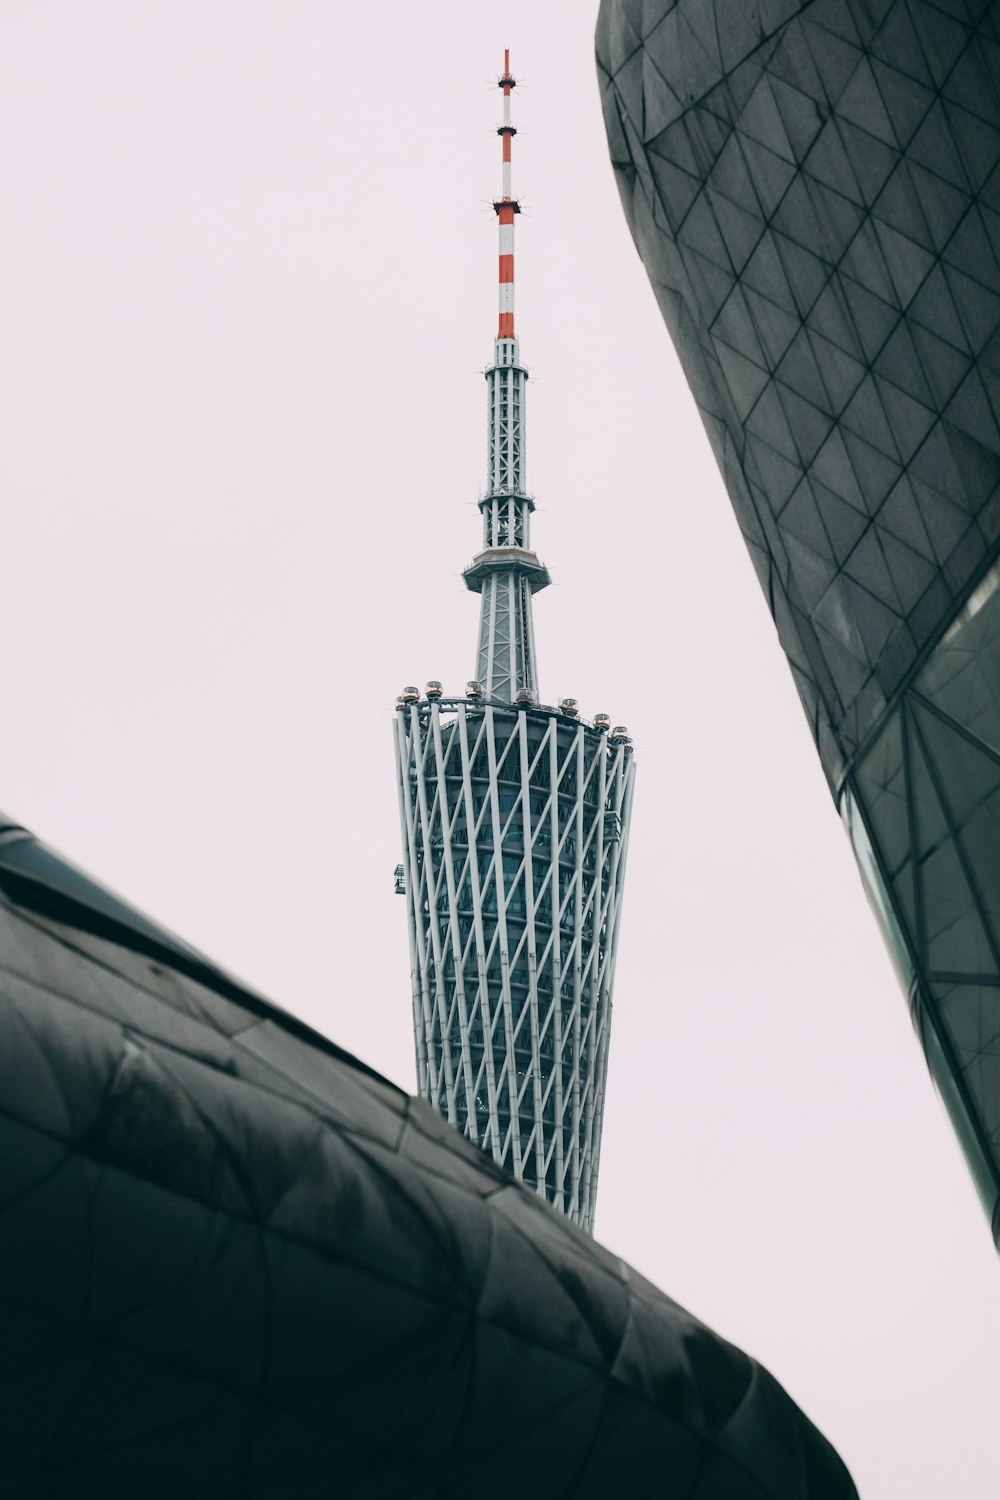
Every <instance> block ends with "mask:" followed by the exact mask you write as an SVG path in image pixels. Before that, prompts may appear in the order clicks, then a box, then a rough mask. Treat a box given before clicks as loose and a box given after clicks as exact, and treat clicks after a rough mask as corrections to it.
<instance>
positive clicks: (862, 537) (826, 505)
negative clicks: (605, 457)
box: [598, 0, 1000, 1237]
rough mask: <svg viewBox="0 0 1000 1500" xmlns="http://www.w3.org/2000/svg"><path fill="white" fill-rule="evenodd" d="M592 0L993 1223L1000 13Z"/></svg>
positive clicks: (838, 778) (998, 974) (826, 750)
mask: <svg viewBox="0 0 1000 1500" xmlns="http://www.w3.org/2000/svg"><path fill="white" fill-rule="evenodd" d="M997 10H998V8H997V7H996V6H994V5H991V4H990V3H988V0H811V3H808V4H796V3H792V0H741V3H735V0H657V3H650V0H645V3H640V0H604V3H603V5H602V8H601V13H600V20H599V23H598V63H599V73H600V77H601V84H602V91H603V99H604V108H605V119H606V123H607V128H608V136H609V142H610V146H611V154H612V158H613V161H614V166H615V170H616V174H617V178H618V183H619V188H620V191H621V195H622V201H623V204H624V206H625V210H626V214H627V216H628V218H629V222H630V225H631V228H632V231H633V235H634V237H635V240H636V244H637V247H638V249H639V252H640V255H641V256H642V259H643V261H644V263H645V266H646V269H647V272H648V274H649V276H650V279H651V281H652V284H653V287H654V290H655V292H656V296H657V299H658V301H659V304H660V307H661V310H662V312H663V316H664V318H665V321H666V322H667V325H668V327H669V329H670V332H671V334H672V336H673V338H674V342H675V344H676V346H677V349H678V352H679V354H680V357H681V360H682V362H683V364H684V367H685V371H686V373H687V376H688V379H689V381H690V384H691V387H692V390H693V393H694V395H695V397H696V399H697V401H698V404H699V407H700V409H701V413H702V416H703V419H704V422H705V426H706V429H707V431H708V435H709V438H710V440H711V442H712V444H713V447H714V449H715V452H716V455H717V458H718V460H719V463H720V467H721V469H722V472H723V475H724V477H725V480H726V484H727V487H728V489H729V492H730V496H731V498H732V502H733V506H734V509H735V511H736V514H737V517H738V519H739V522H740V525H741V528H742V530H743V534H744V537H745V539H746V543H747V546H748V548H749V551H750V553H751V556H752V558H753V561H754V565H755V567H756V569H757V572H758V575H759V577H760V579H761V583H762V585H763V587H764V590H765V593H766V595H767V599H768V603H769V606H770V608H771V610H772V613H773V615H774V618H775V622H776V624H777V627H778V633H779V637H780V640H781V643H782V646H783V648H784V650H785V652H786V655H787V657H788V660H789V664H790V666H791V669H792V672H793V674H794V677H795V680H796V684H797V686H798V689H799V693H800V695H801V698H802V701H803V704H804V707H805V709H806V712H807V714H808V716H809V719H810V722H811V724H812V727H813V732H814V735H815V738H816V741H817V746H818V749H819V753H820V756H821V759H822V762H823V766H824V769H825V771H826V774H827V777H828V780H829V783H830V786H831V789H832V791H833V793H834V796H835V798H836V799H837V801H838V805H839V806H840V809H841V812H842V814H843V815H844V818H845V822H846V823H847V824H848V827H849V830H850V832H851V836H852V839H853V841H854V845H855V849H856V851H857V854H858V858H859V863H860V865H861V868H862V873H863V875H864V877H865V882H866V886H867V888H868V891H869V895H870V897H871V899H872V902H873V905H874V906H875V908H876V911H877V912H878V913H879V915H880V919H881V921H882V924H883V928H884V930H885V932H886V936H887V939H888V940H889V942H890V946H891V948H892V950H893V953H894V956H895V958H896V961H897V966H898V968H899V971H900V974H901V977H902V978H903V981H904V983H905V985H906V988H907V990H908V993H909V995H910V1003H911V1008H912V1012H913V1016H914V1021H915V1024H916V1027H917V1031H918V1034H919V1036H920V1038H921V1041H922V1044H923V1046H924V1049H925V1053H926V1056H927V1059H928V1062H929V1065H930V1068H931V1071H932V1074H933V1076H934V1078H935V1080H936V1082H937V1084H938V1087H939V1089H940V1091H941V1094H942V1096H943V1098H944V1099H945V1101H946V1103H947V1105H948V1107H949V1110H950V1111H951V1114H952V1117H953V1119H954V1121H955V1124H956V1128H957V1130H958V1133H959V1135H960V1138H961V1139H962V1142H963V1146H964V1148H965V1150H966V1153H967V1156H968V1159H969V1162H970V1165H971V1167H972V1171H973V1175H974V1177H975V1179H976V1182H977V1185H978V1187H979V1190H980V1193H981V1196H982V1198H983V1201H984V1204H985V1206H986V1209H987V1212H988V1214H989V1216H990V1218H991V1221H992V1223H993V1230H994V1236H995V1237H996V1236H997V1235H998V1233H1000V1216H998V1208H997V1205H998V1202H1000V925H998V922H1000V916H998V914H1000V888H998V884H997V882H998V877H1000V857H998V855H997V849H998V848H1000V845H998V842H997V839H996V833H995V827H994V820H995V818H996V817H997V812H998V809H1000V804H998V801H997V799H998V795H1000V755H998V745H1000V740H998V735H997V730H996V727H995V725H996V721H997V719H998V717H1000V670H998V658H997V649H996V647H995V645H994V641H995V639H996V632H997V629H998V628H1000V626H998V615H997V611H998V607H1000V606H998V601H997V597H996V594H995V574H994V572H993V568H994V563H995V559H996V557H997V552H998V546H1000V494H998V484H1000V425H998V423H1000V264H998V261H1000V96H998V89H1000V19H998V15H997Z"/></svg>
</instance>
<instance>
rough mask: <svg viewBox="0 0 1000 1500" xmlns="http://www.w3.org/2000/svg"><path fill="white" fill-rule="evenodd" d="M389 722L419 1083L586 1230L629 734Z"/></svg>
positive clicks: (630, 770)
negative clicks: (620, 739) (613, 737)
mask: <svg viewBox="0 0 1000 1500" xmlns="http://www.w3.org/2000/svg"><path fill="white" fill-rule="evenodd" d="M396 726H397V728H396V748H397V771H398V777H399V790H400V806H401V813H402V820H403V840H404V851H405V852H404V857H405V868H406V892H407V907H408V913H409V922H410V940H411V960H412V978H413V1006H414V1030H415V1035H416V1043H417V1059H418V1080H419V1088H420V1091H421V1093H422V1094H423V1095H424V1097H425V1098H426V1099H427V1100H428V1101H429V1102H430V1103H431V1104H433V1105H434V1106H435V1107H436V1108H437V1109H439V1110H440V1111H441V1113H442V1114H443V1115H445V1116H446V1118H447V1119H449V1120H450V1121H451V1122H452V1124H454V1125H456V1126H457V1127H458V1128H459V1129H460V1130H462V1131H463V1133H464V1134H466V1135H467V1136H469V1138H470V1139H471V1140H473V1141H476V1142H478V1144H479V1145H480V1146H482V1148H483V1149H484V1150H485V1151H488V1152H489V1153H490V1154H491V1155H492V1157H493V1159H494V1160H495V1161H496V1162H498V1163H499V1164H500V1165H501V1166H504V1167H506V1168H508V1169H509V1170H510V1171H511V1172H512V1173H513V1174H514V1175H515V1176H516V1177H517V1178H519V1179H520V1180H521V1181H523V1182H525V1183H526V1184H527V1185H528V1186H530V1187H533V1188H535V1190H536V1191H537V1192H538V1193H539V1194H541V1195H542V1196H544V1197H546V1198H547V1199H548V1201H549V1202H550V1203H552V1204H554V1205H555V1206H556V1207H557V1208H559V1209H561V1210H562V1211H563V1212H565V1213H566V1214H567V1215H568V1216H569V1217H570V1218H571V1219H572V1220H573V1221H574V1222H576V1223H579V1224H581V1225H583V1227H584V1228H586V1229H588V1230H592V1229H593V1222H594V1201H595V1197H596V1191H597V1172H598V1162H599V1155H600V1141H601V1125H602V1119H603V1105H604V1084H605V1076H606V1070H607V1058H608V1039H609V1031H610V1023H611V996H612V987H613V983H614V967H615V953H616V943H617V936H618V926H619V921H620V916H621V897H622V886H623V882H624V876H625V859H626V852H627V845H628V831H629V819H630V813H631V803H632V783H633V776H634V763H633V759H632V752H631V748H630V747H629V746H627V745H625V744H623V743H622V744H618V745H613V744H610V743H609V741H608V738H607V736H606V735H604V734H601V733H599V732H597V731H595V730H592V729H590V728H589V727H585V726H584V725H583V724H580V723H578V722H572V721H569V720H567V719H566V718H565V717H563V716H561V715H557V714H554V713H553V714H550V713H546V712H539V711H536V710H529V709H525V710H522V711H517V710H513V709H510V708H503V707H496V706H493V705H491V704H478V703H477V704H476V705H475V706H469V705H467V704H466V703H465V702H462V701H451V700H445V701H444V702H443V703H442V702H433V703H427V704H423V705H420V706H418V705H416V704H414V705H412V706H411V707H410V708H409V710H408V711H407V712H404V713H399V714H397V716H396Z"/></svg>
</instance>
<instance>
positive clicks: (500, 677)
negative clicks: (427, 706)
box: [464, 49, 550, 703]
mask: <svg viewBox="0 0 1000 1500" xmlns="http://www.w3.org/2000/svg"><path fill="white" fill-rule="evenodd" d="M497 83H498V86H499V87H500V89H501V91H502V93H503V121H502V123H501V124H500V125H498V126H497V134H498V135H499V136H500V139H501V142H502V153H501V160H502V166H503V177H502V192H501V196H500V197H499V198H497V199H495V200H494V203H493V207H494V210H495V211H496V215H497V220H498V222H499V228H500V319H499V324H498V328H497V336H496V341H495V343H494V349H493V363H492V365H491V366H490V367H489V369H487V371H486V385H487V396H488V415H487V425H488V439H487V466H488V472H487V478H486V493H485V494H484V495H483V496H482V498H481V499H480V502H479V509H480V512H481V513H482V517H483V550H482V551H481V552H479V553H477V554H476V556H475V557H474V558H473V560H472V565H471V566H470V567H468V568H466V570H465V575H464V576H465V582H466V584H467V586H468V587H469V588H470V589H472V590H473V591H474V592H475V593H478V594H481V595H482V611H481V616H480V625H479V646H478V651H477V656H476V678H477V680H478V681H479V682H481V684H482V687H483V691H484V693H485V694H486V696H487V697H488V698H494V699H498V700H499V701H500V702H502V703H512V702H513V701H514V700H515V699H516V697H517V695H518V693H530V694H531V695H532V697H533V698H537V696H538V674H537V668H536V665H535V640H534V628H533V625H532V619H531V596H532V594H535V593H537V592H538V590H539V589H542V588H544V587H545V586H546V584H547V583H548V582H549V581H550V580H549V574H548V570H547V569H546V568H545V567H544V566H543V564H542V563H541V562H540V561H539V560H538V558H537V557H536V555H535V553H534V552H533V551H532V550H531V535H530V522H531V513H532V511H533V510H534V508H535V502H534V500H532V498H531V496H530V495H529V494H528V493H527V490H526V488H525V477H524V474H525V466H524V457H525V455H524V418H525V389H526V386H527V382H528V372H527V370H526V369H525V368H524V367H523V365H522V364H521V363H520V351H519V347H518V341H517V338H516V336H515V334H514V215H515V214H518V213H520V212H521V207H520V204H519V203H518V201H517V199H516V198H515V197H513V195H512V192H511V140H512V138H513V137H514V135H516V133H517V132H516V130H515V127H514V126H513V125H512V124H511V119H510V96H511V91H512V89H513V88H514V87H515V86H516V79H515V78H514V75H513V74H512V73H511V71H510V51H509V49H508V50H506V51H505V52H504V55H503V72H502V74H501V75H500V77H499V78H498V79H497Z"/></svg>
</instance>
